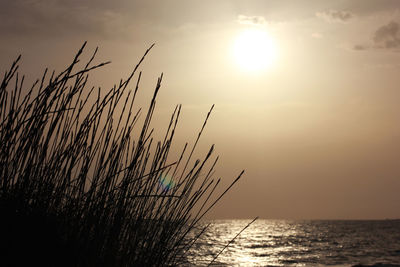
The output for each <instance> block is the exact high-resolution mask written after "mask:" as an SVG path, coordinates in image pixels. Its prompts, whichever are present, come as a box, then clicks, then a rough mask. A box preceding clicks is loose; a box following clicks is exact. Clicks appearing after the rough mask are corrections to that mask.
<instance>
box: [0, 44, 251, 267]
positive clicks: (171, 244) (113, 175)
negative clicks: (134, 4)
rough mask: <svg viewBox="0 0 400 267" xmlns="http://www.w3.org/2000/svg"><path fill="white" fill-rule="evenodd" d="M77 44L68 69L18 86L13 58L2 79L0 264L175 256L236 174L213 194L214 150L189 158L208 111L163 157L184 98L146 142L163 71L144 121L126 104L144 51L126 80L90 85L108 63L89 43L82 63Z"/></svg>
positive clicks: (171, 261) (165, 261)
mask: <svg viewBox="0 0 400 267" xmlns="http://www.w3.org/2000/svg"><path fill="white" fill-rule="evenodd" d="M85 44H86V43H85ZM85 44H84V45H83V46H82V48H81V49H80V50H79V51H78V53H77V55H76V56H75V58H74V60H73V61H72V63H71V65H70V66H68V67H67V68H66V69H65V70H64V71H62V72H61V73H60V74H58V75H56V74H55V73H54V72H53V73H52V74H51V75H48V72H47V70H46V71H45V73H44V75H43V77H42V78H41V79H40V80H38V81H36V82H35V83H34V84H33V86H32V87H30V89H29V90H26V91H25V90H24V77H22V78H21V76H19V74H18V72H17V70H18V67H19V66H18V64H19V60H20V57H18V59H17V60H16V61H15V62H14V63H13V64H12V66H11V67H10V69H9V71H7V72H6V73H5V75H4V78H3V81H2V83H1V85H0V144H1V145H0V209H1V222H0V232H1V233H0V234H1V238H0V240H1V241H0V243H1V248H0V249H1V251H2V252H1V254H2V255H3V256H1V258H0V265H2V264H6V265H7V264H12V265H14V266H32V265H36V264H39V265H38V266H175V265H178V264H180V263H183V262H184V261H185V253H186V252H187V251H188V250H189V248H190V247H191V246H192V245H193V243H194V242H196V240H197V238H198V236H193V235H188V233H189V232H190V231H191V230H193V229H195V228H196V227H197V226H198V222H199V220H200V219H202V218H203V216H204V215H205V214H206V213H207V212H208V211H209V210H210V209H211V208H212V207H213V206H214V205H215V203H216V202H217V201H218V200H219V199H220V198H221V197H222V196H223V195H224V194H225V193H226V192H227V191H228V190H229V189H230V188H231V186H232V185H233V184H235V183H236V182H237V181H238V179H239V178H240V177H241V175H242V173H243V172H242V173H241V174H240V175H239V176H238V177H237V178H236V179H235V180H234V181H233V182H232V184H231V185H230V186H229V187H228V188H227V189H226V190H225V191H223V193H222V194H220V195H215V194H216V193H215V192H216V188H217V185H218V184H219V181H220V180H219V179H218V180H215V179H213V178H212V173H213V170H214V167H215V164H216V163H217V160H218V157H217V158H216V159H214V160H213V161H211V154H212V153H213V147H211V148H210V150H209V151H208V153H207V154H206V155H205V156H204V158H203V159H202V160H195V161H194V162H193V160H192V157H193V152H194V151H195V149H196V146H197V143H198V140H199V138H200V136H201V134H202V132H203V129H204V127H205V125H206V123H207V120H208V117H209V115H210V113H211V110H212V108H211V110H210V112H209V113H208V115H207V118H206V120H205V122H204V124H203V126H202V128H201V130H200V132H199V134H198V136H197V139H196V141H195V143H194V145H193V147H192V148H191V149H189V148H188V144H186V145H185V146H184V148H183V151H182V154H181V155H180V156H178V157H176V160H175V161H170V160H169V157H168V156H169V151H170V148H171V145H172V142H173V137H174V133H175V129H176V127H177V122H178V118H179V114H180V111H181V106H180V105H178V106H177V107H176V108H175V111H174V112H173V114H172V116H171V120H170V123H169V127H168V129H167V131H166V133H165V137H164V138H163V140H162V141H158V142H157V143H156V142H155V141H154V140H153V137H152V133H153V130H152V129H150V123H151V120H152V116H153V112H154V109H155V106H156V97H157V93H158V91H159V89H160V86H161V81H162V75H161V77H160V78H159V79H158V82H157V85H156V88H155V90H154V94H153V97H152V99H151V102H150V105H149V108H148V110H147V112H146V113H145V116H144V120H143V122H142V121H141V120H139V116H140V114H141V113H142V111H141V109H139V110H138V111H137V112H134V106H135V98H136V93H137V91H138V88H139V84H140V77H141V73H140V72H138V71H137V70H138V67H139V65H140V64H141V63H142V61H143V59H144V58H145V56H146V54H147V53H148V52H149V50H150V49H151V47H150V48H149V49H148V50H147V51H146V53H145V54H144V56H143V58H142V59H141V60H140V62H139V63H138V65H137V66H136V67H135V68H134V70H133V72H132V73H131V74H130V75H129V77H128V78H127V79H125V80H121V81H120V83H119V84H118V85H115V86H114V87H113V88H112V89H111V90H109V91H107V92H106V93H102V92H101V90H100V89H98V90H95V89H94V88H87V81H88V73H89V72H91V71H93V70H94V69H96V68H99V67H102V66H103V65H106V64H108V62H106V63H101V64H98V65H93V64H92V63H93V60H94V58H95V55H96V52H97V49H96V51H95V52H94V53H93V56H92V57H91V58H90V60H89V61H88V62H87V64H84V65H83V67H80V68H79V66H80V65H81V64H80V63H78V62H79V58H80V57H81V55H82V52H83V49H84V47H85ZM77 68H78V69H77ZM133 79H135V80H136V82H135V85H134V86H133V89H132V90H131V89H129V88H128V87H129V85H130V83H132V80H133ZM133 136H135V138H134V137H133ZM136 136H137V137H136ZM189 150H190V151H189ZM210 161H211V162H210ZM214 195H215V196H214ZM205 230H206V227H205V228H203V229H202V230H201V231H200V234H201V233H203V232H204V231H205ZM189 236H190V238H189ZM1 254H0V255H1Z"/></svg>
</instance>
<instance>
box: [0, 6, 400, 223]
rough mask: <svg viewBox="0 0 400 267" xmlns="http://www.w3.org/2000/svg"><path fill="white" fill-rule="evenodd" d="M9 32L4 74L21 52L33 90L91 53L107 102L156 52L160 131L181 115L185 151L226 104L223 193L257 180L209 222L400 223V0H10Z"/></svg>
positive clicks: (220, 169) (221, 126) (146, 91)
mask: <svg viewBox="0 0 400 267" xmlns="http://www.w3.org/2000/svg"><path fill="white" fill-rule="evenodd" d="M0 20H1V23H0V36H1V41H0V70H1V71H5V70H6V69H7V68H8V66H9V65H10V64H11V62H12V60H13V59H15V58H16V57H17V55H19V54H22V63H21V69H20V72H21V73H25V74H26V75H27V80H28V81H29V79H31V80H32V81H33V80H34V79H35V78H37V77H38V76H40V74H41V73H42V72H43V70H44V68H45V67H49V68H50V69H55V70H56V71H61V70H62V69H63V67H65V66H67V64H68V63H70V61H71V60H72V57H73V55H74V54H75V53H76V52H77V50H78V49H79V48H80V46H81V45H82V44H83V42H84V41H88V52H87V54H88V55H89V54H90V53H89V52H90V51H93V49H94V48H95V47H99V54H98V57H97V61H98V62H102V61H107V60H111V61H112V64H111V65H109V66H106V67H104V68H102V69H100V70H98V71H97V72H96V73H94V74H93V75H92V76H91V82H92V83H93V84H96V85H100V86H101V87H102V88H103V89H104V90H107V89H108V88H110V87H111V86H112V85H113V84H114V83H116V82H119V79H120V78H122V77H126V76H127V75H128V74H129V72H130V71H131V70H132V69H133V67H134V66H135V65H136V63H137V62H138V59H140V58H141V56H142V55H143V53H144V52H145V50H146V49H147V48H148V47H149V46H150V45H151V44H153V43H155V44H156V45H155V47H154V48H153V50H152V51H151V52H150V54H149V55H148V57H147V58H146V60H145V62H144V64H143V65H142V67H141V69H142V70H143V82H142V91H141V98H142V99H144V100H143V102H142V103H143V105H145V103H147V102H148V100H149V99H148V98H149V96H150V93H151V91H152V89H153V88H154V86H155V83H156V81H157V77H158V76H159V75H160V74H161V73H163V74H164V78H163V85H162V89H161V92H160V97H159V100H158V109H157V112H156V114H155V115H156V117H157V119H156V121H155V122H154V123H155V124H154V125H155V128H156V129H160V131H162V130H163V129H165V128H166V125H167V123H168V119H169V117H170V114H171V113H172V111H173V109H174V107H175V105H176V104H182V106H183V108H182V117H181V120H180V126H179V131H178V132H177V136H176V140H175V142H176V144H177V150H176V151H178V150H179V149H180V148H181V146H182V144H184V142H186V141H188V142H190V143H191V144H193V142H194V140H195V138H196V136H197V132H198V131H199V129H200V128H201V126H202V123H203V120H204V118H205V116H206V114H207V112H208V110H209V108H210V107H211V105H212V104H215V109H214V111H213V114H212V115H211V118H210V120H209V122H208V125H207V128H206V130H205V133H204V136H203V139H202V140H201V142H200V144H199V146H200V147H201V149H200V151H199V157H200V156H201V155H203V154H204V153H203V154H201V153H202V152H204V151H207V149H208V148H209V146H210V145H212V144H215V147H216V153H217V154H218V155H219V156H220V160H219V163H218V166H217V169H216V173H215V176H216V177H217V178H218V177H221V178H222V179H223V185H224V186H226V185H228V184H229V182H231V181H232V180H234V178H236V176H237V175H238V174H239V173H240V171H241V170H242V169H244V170H245V175H244V177H243V179H241V180H240V181H239V183H238V184H236V185H235V187H234V188H233V189H232V190H231V191H230V192H229V193H228V195H226V197H224V199H223V200H222V201H221V202H220V203H219V204H218V205H217V206H216V207H215V208H214V209H213V210H212V211H211V212H210V214H209V218H216V219H225V218H253V217H255V216H259V217H261V218H266V219H268V218H271V219H387V218H389V219H390V218H400V194H399V192H400V164H399V163H400V105H399V101H400V88H399V84H400V75H399V73H400V3H399V1H397V0H352V1H349V0H336V1H329V0H307V1H306V0H298V1H287V0H264V1H251V0H250V1H239V0H237V1H233V0H232V1H228V0H219V1H215V0H202V1H191V0H163V1H161V0H160V1H155V0H147V1H136V0H129V1H125V0H120V1H106V0H99V1H88V0H79V1H78V0H54V1H49V0H14V1H5V0H0ZM251 31H253V32H256V38H255V39H251V38H250V37H243V36H248V35H246V33H248V32H251ZM265 36H266V38H267V44H265V43H263V42H264V41H265V38H264V37H265ZM257 38H258V39H257ZM260 38H261V39H260ZM263 38H264V39H263ZM241 42H242V43H243V42H244V43H245V44H244V46H240V45H239V44H241ZM255 43H257V44H259V45H255ZM260 44H261V45H260ZM254 45H255V46H254ZM238 47H239V48H238ZM260 47H261V48H260ZM249 52H251V53H252V54H251V55H249V54H248V53H249ZM264 52H265V53H264ZM249 56H250V57H252V59H251V60H250V61H249V62H247V63H246V64H247V65H246V64H245V63H244V62H243V58H244V59H245V60H247V59H248V57H249ZM240 58H242V59H240ZM260 59H261V61H259V60H260ZM260 62H261V63H266V64H262V66H261V67H260V68H252V67H254V66H258V65H257V64H259V63H260ZM245 65H246V66H245ZM249 66H250V67H249ZM146 101H147V102H146Z"/></svg>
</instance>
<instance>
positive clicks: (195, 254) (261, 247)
mask: <svg viewBox="0 0 400 267" xmlns="http://www.w3.org/2000/svg"><path fill="white" fill-rule="evenodd" d="M249 222H250V220H216V221H209V222H204V223H205V224H210V226H209V229H208V232H207V233H205V234H204V235H203V236H202V237H201V238H200V239H199V240H198V242H197V244H196V245H194V246H193V247H192V249H191V250H190V253H189V261H190V262H191V263H190V266H208V264H209V263H210V262H211V261H212V260H213V258H214V257H215V255H217V254H218V253H219V252H220V251H221V250H222V249H223V248H224V246H225V245H226V244H227V243H228V242H229V241H230V240H232V238H234V237H235V235H236V234H237V233H238V232H240V230H241V229H242V228H243V227H245V226H246V225H247V224H248V223H249ZM211 266H382V267H383V266H400V220H381V221H328V220H326V221H324V220H321V221H320V220H315V221H288V220H257V221H256V222H254V223H253V224H252V225H251V226H249V228H247V229H246V230H245V231H243V232H242V233H241V235H240V236H238V237H237V238H236V239H235V241H233V242H232V243H231V244H230V246H229V247H227V248H226V249H225V250H224V251H223V252H222V253H221V254H220V255H219V257H218V258H217V259H216V260H215V261H214V262H213V263H212V265H211Z"/></svg>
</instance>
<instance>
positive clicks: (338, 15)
mask: <svg viewBox="0 0 400 267" xmlns="http://www.w3.org/2000/svg"><path fill="white" fill-rule="evenodd" d="M315 15H316V16H317V17H318V18H321V19H324V20H326V21H327V22H347V21H348V20H350V19H351V18H353V17H354V14H353V13H351V12H349V11H345V10H332V9H331V10H328V11H322V12H317V13H316V14H315Z"/></svg>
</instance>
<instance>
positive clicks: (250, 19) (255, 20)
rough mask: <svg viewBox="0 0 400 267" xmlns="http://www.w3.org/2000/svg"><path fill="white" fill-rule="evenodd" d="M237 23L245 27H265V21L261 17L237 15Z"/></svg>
mask: <svg viewBox="0 0 400 267" xmlns="http://www.w3.org/2000/svg"><path fill="white" fill-rule="evenodd" d="M237 21H238V22H239V23H240V24H245V25H265V24H267V21H266V20H265V18H264V17H263V16H245V15H239V16H238V19H237Z"/></svg>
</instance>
